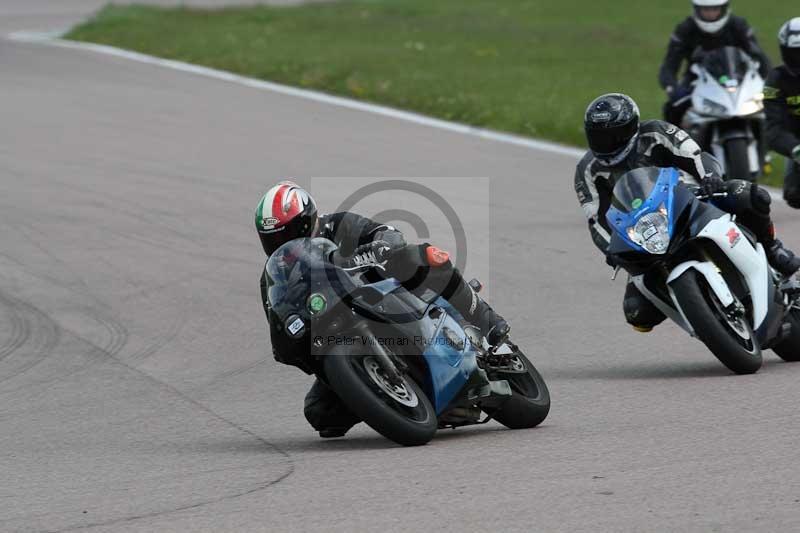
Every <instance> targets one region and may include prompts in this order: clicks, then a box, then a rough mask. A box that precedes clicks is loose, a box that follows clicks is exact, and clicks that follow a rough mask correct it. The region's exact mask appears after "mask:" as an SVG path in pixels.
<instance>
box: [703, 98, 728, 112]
mask: <svg viewBox="0 0 800 533" xmlns="http://www.w3.org/2000/svg"><path fill="white" fill-rule="evenodd" d="M703 113H706V114H708V115H714V116H725V115H727V114H728V108H727V107H725V106H724V105H722V104H718V103H716V102H715V101H713V100H709V99H708V98H704V99H703Z"/></svg>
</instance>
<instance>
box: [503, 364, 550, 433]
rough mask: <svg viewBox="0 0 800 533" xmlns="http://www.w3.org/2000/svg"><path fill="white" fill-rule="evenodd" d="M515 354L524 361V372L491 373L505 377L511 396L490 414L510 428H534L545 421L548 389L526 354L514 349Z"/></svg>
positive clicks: (548, 403)
mask: <svg viewBox="0 0 800 533" xmlns="http://www.w3.org/2000/svg"><path fill="white" fill-rule="evenodd" d="M516 358H517V359H518V360H519V362H520V363H521V364H522V365H524V367H525V370H526V373H524V374H512V373H504V372H496V373H494V375H493V376H492V377H493V378H494V379H505V380H506V381H508V384H509V385H510V386H511V398H509V399H508V400H506V401H505V403H503V405H502V406H501V407H500V408H499V409H498V410H497V411H494V412H493V413H490V414H491V415H492V418H494V419H495V420H497V421H498V422H500V423H501V424H503V425H504V426H506V427H507V428H509V429H528V428H533V427H536V426H538V425H539V424H541V423H542V422H544V419H545V418H547V415H548V413H549V412H550V391H549V390H548V389H547V384H545V382H544V378H542V375H541V374H539V371H538V370H536V367H534V366H533V363H531V362H530V360H528V358H527V357H525V355H523V354H522V353H521V352H517V354H516Z"/></svg>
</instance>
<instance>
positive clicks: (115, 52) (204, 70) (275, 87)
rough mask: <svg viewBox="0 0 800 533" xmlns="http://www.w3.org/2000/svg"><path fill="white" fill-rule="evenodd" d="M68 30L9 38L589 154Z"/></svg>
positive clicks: (548, 148)
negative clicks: (82, 38)
mask: <svg viewBox="0 0 800 533" xmlns="http://www.w3.org/2000/svg"><path fill="white" fill-rule="evenodd" d="M64 33H65V32H63V31H50V32H29V31H18V32H14V33H11V34H9V35H8V38H9V39H11V40H12V41H19V42H26V43H40V44H47V45H50V46H58V47H60V48H73V49H77V50H88V51H90V52H95V53H100V54H106V55H110V56H115V57H121V58H123V59H129V60H131V61H137V62H139V63H145V64H148V65H156V66H159V67H164V68H170V69H173V70H179V71H181V72H188V73H191V74H196V75H198V76H205V77H207V78H213V79H215V80H221V81H227V82H230V83H236V84H238V85H243V86H245V87H252V88H254V89H260V90H264V91H271V92H274V93H278V94H284V95H288V96H294V97H297V98H304V99H306V100H311V101H314V102H320V103H324V104H328V105H333V106H337V107H343V108H347V109H354V110H357V111H364V112H366V113H372V114H375V115H381V116H384V117H389V118H394V119H398V120H404V121H406V122H412V123H414V124H419V125H421V126H427V127H429V128H437V129H440V130H445V131H450V132H454V133H460V134H462V135H470V136H473V137H479V138H481V139H487V140H490V141H495V142H500V143H505V144H512V145H515V146H522V147H525V148H531V149H533V150H539V151H542V152H548V153H552V154H558V155H563V156H567V157H572V158H580V157H583V155H584V154H585V153H586V152H585V150H581V149H579V148H573V147H570V146H565V145H563V144H557V143H551V142H547V141H539V140H536V139H530V138H527V137H522V136H519V135H512V134H510V133H501V132H498V131H493V130H488V129H485V128H476V127H474V126H469V125H467V124H459V123H458V122H449V121H447V120H440V119H437V118H431V117H426V116H424V115H420V114H418V113H411V112H409V111H401V110H399V109H394V108H391V107H386V106H381V105H376V104H368V103H366V102H359V101H357V100H351V99H349V98H343V97H341V96H333V95H330V94H325V93H321V92H317V91H310V90H308V89H298V88H297V87H290V86H288V85H281V84H279V83H273V82H269V81H264V80H257V79H255V78H248V77H247V76H240V75H238V74H233V73H231V72H226V71H224V70H217V69H213V68H209V67H203V66H200V65H192V64H190V63H184V62H183V61H175V60H172V59H163V58H160V57H155V56H151V55H147V54H141V53H139V52H131V51H130V50H124V49H122V48H116V47H114V46H108V45H103V44H93V43H85V42H79V41H68V40H66V39H62V38H61V36H62V35H63V34H64ZM764 188H765V189H767V190H768V191H769V193H770V195H771V196H772V198H773V199H774V200H783V195H782V194H781V191H779V190H778V189H775V188H773V187H764Z"/></svg>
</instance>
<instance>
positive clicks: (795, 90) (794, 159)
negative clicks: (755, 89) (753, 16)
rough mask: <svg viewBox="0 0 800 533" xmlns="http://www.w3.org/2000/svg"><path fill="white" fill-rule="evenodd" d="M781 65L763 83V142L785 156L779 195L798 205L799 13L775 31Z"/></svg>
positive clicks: (799, 206) (799, 121)
mask: <svg viewBox="0 0 800 533" xmlns="http://www.w3.org/2000/svg"><path fill="white" fill-rule="evenodd" d="M778 42H779V44H780V47H781V58H782V59H783V65H780V66H779V67H777V68H775V69H773V71H772V72H770V74H769V76H768V77H767V82H766V86H765V87H764V108H765V110H766V113H767V143H768V144H769V146H770V148H771V149H773V150H775V151H776V152H778V153H779V154H781V155H784V156H786V157H787V158H788V159H789V164H788V165H787V167H786V177H785V178H784V181H783V198H784V199H785V200H786V203H787V204H789V205H790V206H792V207H794V208H795V209H800V17H797V18H793V19H792V20H790V21H789V22H787V23H786V24H784V25H783V26H782V27H781V30H780V32H779V33H778Z"/></svg>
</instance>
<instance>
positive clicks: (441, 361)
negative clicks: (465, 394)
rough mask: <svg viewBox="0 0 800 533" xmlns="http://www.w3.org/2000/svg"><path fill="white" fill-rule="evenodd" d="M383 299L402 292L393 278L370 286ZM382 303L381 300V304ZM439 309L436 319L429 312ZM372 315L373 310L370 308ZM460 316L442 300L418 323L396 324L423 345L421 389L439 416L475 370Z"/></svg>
mask: <svg viewBox="0 0 800 533" xmlns="http://www.w3.org/2000/svg"><path fill="white" fill-rule="evenodd" d="M369 287H371V288H373V289H374V290H375V291H377V292H379V293H380V294H381V295H383V296H384V298H385V297H390V295H392V294H393V293H395V292H396V291H402V290H405V289H403V287H402V285H401V284H400V282H398V281H397V280H396V279H394V278H389V279H385V280H382V281H379V282H377V283H373V284H370V285H369ZM385 303H386V301H385V300H384V305H385ZM436 309H439V310H441V314H439V316H437V317H436V318H433V317H432V316H431V315H432V314H434V313H432V311H435V310H436ZM373 312H376V311H374V309H373ZM460 318H461V315H460V314H458V312H457V311H456V310H455V309H454V308H453V307H452V306H451V305H450V304H449V303H448V302H447V301H446V300H445V299H444V298H441V297H440V298H438V299H436V300H435V301H434V302H433V303H432V304H430V305H429V306H428V308H427V310H426V312H425V313H423V316H422V317H421V318H420V320H418V321H415V322H413V323H408V324H404V325H402V326H401V325H399V324H398V325H397V326H398V327H399V328H400V329H401V330H403V331H404V333H405V335H407V336H408V337H411V340H412V341H414V343H415V344H416V343H424V350H422V356H423V358H424V359H425V363H426V365H427V367H428V376H427V382H426V383H425V386H426V387H427V388H428V391H427V392H429V396H430V397H431V399H432V400H433V404H434V408H435V409H436V414H437V415H438V414H441V413H442V412H443V411H444V410H445V409H446V408H447V407H448V405H450V403H451V402H452V401H453V400H454V399H456V398H457V397H458V395H459V393H460V392H462V390H463V389H464V386H465V385H466V384H467V383H468V382H469V380H470V378H471V376H472V374H473V373H474V372H475V371H476V370H477V369H478V363H477V360H476V354H477V350H476V349H475V347H474V346H472V344H471V342H470V340H469V337H468V336H467V334H466V332H465V331H464V328H463V326H462V325H461V323H460Z"/></svg>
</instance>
